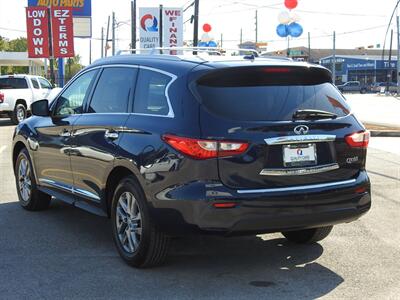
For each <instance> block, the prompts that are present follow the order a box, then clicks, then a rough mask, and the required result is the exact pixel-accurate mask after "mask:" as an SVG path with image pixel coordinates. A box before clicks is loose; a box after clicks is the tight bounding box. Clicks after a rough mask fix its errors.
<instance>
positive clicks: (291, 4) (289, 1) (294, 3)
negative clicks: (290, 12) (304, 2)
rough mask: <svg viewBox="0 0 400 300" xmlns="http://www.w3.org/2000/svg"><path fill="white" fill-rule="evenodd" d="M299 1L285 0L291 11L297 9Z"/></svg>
mask: <svg viewBox="0 0 400 300" xmlns="http://www.w3.org/2000/svg"><path fill="white" fill-rule="evenodd" d="M297 4H298V3H297V0H285V6H286V7H287V8H289V9H294V8H296V7H297Z"/></svg>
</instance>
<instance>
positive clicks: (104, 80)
mask: <svg viewBox="0 0 400 300" xmlns="http://www.w3.org/2000/svg"><path fill="white" fill-rule="evenodd" d="M136 74H137V70H136V69H135V68H118V67H116V68H105V69H104V71H103V72H102V73H101V76H100V79H99V81H98V83H97V85H96V89H95V91H94V93H93V97H92V101H91V102H90V106H89V113H125V112H128V103H129V98H130V96H131V95H132V93H133V91H132V89H133V86H134V82H135V81H136Z"/></svg>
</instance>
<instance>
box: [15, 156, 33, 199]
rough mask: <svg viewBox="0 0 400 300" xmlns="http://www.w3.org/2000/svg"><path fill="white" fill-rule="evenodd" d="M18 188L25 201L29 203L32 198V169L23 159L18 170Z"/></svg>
mask: <svg viewBox="0 0 400 300" xmlns="http://www.w3.org/2000/svg"><path fill="white" fill-rule="evenodd" d="M18 187H19V193H20V195H21V198H22V200H23V201H25V202H28V201H29V198H30V196H31V190H32V182H31V168H30V166H29V163H28V161H27V159H26V158H23V159H21V161H20V163H19V168H18Z"/></svg>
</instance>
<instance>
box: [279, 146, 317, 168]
mask: <svg viewBox="0 0 400 300" xmlns="http://www.w3.org/2000/svg"><path fill="white" fill-rule="evenodd" d="M282 160H283V165H284V166H285V167H303V166H315V165H317V145H316V144H315V143H307V144H290V145H283V147H282Z"/></svg>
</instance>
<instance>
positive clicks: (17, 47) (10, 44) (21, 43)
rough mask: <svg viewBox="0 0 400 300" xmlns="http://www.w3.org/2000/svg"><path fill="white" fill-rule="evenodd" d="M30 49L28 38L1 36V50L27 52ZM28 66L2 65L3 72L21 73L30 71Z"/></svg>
mask: <svg viewBox="0 0 400 300" xmlns="http://www.w3.org/2000/svg"><path fill="white" fill-rule="evenodd" d="M27 49H28V45H27V42H26V38H24V37H20V38H17V39H14V40H9V39H7V38H4V37H2V36H0V51H7V52H25V51H27ZM28 71H29V68H28V67H11V66H3V67H1V74H21V73H28Z"/></svg>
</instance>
